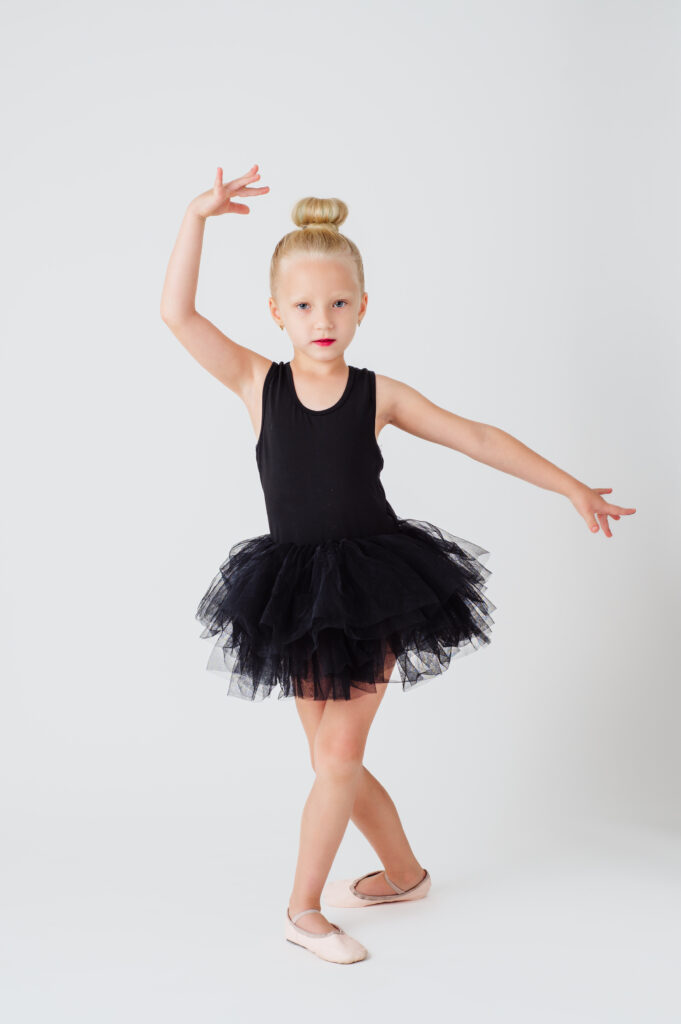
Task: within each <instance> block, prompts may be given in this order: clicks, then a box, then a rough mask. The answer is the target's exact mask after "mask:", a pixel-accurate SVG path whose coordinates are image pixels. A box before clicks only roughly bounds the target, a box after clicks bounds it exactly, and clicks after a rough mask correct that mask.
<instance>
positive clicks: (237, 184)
mask: <svg viewBox="0 0 681 1024" xmlns="http://www.w3.org/2000/svg"><path fill="white" fill-rule="evenodd" d="M257 166H258V165H257V164H253V167H251V169H250V171H249V172H248V173H247V174H242V175H241V177H240V178H234V180H233V181H230V182H228V183H227V188H231V189H237V188H241V186H242V184H245V183H246V182H247V181H255V179H256V178H259V177H260V175H259V174H254V173H253V171H254V169H255V168H257Z"/></svg>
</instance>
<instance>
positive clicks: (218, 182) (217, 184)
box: [213, 167, 222, 188]
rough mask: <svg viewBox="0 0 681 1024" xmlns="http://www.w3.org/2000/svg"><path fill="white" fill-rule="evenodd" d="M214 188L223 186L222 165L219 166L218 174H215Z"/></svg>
mask: <svg viewBox="0 0 681 1024" xmlns="http://www.w3.org/2000/svg"><path fill="white" fill-rule="evenodd" d="M213 188H222V167H218V170H217V174H216V175H215V181H214V182H213Z"/></svg>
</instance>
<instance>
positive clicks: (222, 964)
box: [0, 819, 681, 1024]
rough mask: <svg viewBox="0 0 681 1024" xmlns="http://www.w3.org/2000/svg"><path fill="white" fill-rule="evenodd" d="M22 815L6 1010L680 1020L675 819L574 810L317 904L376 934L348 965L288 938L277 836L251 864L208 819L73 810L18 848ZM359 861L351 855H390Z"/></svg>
mask: <svg viewBox="0 0 681 1024" xmlns="http://www.w3.org/2000/svg"><path fill="white" fill-rule="evenodd" d="M16 834H17V833H15V834H14V839H13V837H12V836H11V835H10V836H8V838H7V841H6V842H5V854H7V853H8V851H9V852H10V854H11V855H12V857H13V858H14V862H13V863H12V864H11V865H10V868H9V871H7V869H5V873H4V878H3V889H4V893H5V895H4V899H3V904H4V906H3V910H2V920H1V922H0V928H1V929H2V964H1V970H2V984H1V992H0V1013H1V1014H2V1018H3V1020H4V1021H7V1022H8V1024H24V1022H30V1024H57V1022H61V1021H64V1022H69V1024H77V1022H81V1021H83V1022H85V1021H87V1022H88V1024H107V1022H110V1021H116V1022H121V1024H123V1022H125V1024H129V1022H134V1024H136V1022H140V1024H149V1022H156V1021H159V1022H163V1024H174V1022H186V1024H190V1022H191V1024H213V1022H218V1021H220V1022H222V1021H225V1022H227V1021H229V1022H230V1024H250V1022H266V1021H268V1022H269V1021H275V1022H288V1021H304V1022H307V1021H310V1022H312V1021H325V1022H328V1021H331V1022H341V1021H343V1022H348V1021H351V1022H353V1024H360V1022H363V1021H365V1020H372V1019H377V1020H378V1021H380V1022H388V1021H390V1022H393V1021H396V1022H401V1021H410V1022H417V1024H425V1022H431V1021H433V1022H439V1021H447V1022H449V1021H454V1020H456V1021H461V1022H462V1024H483V1022H484V1024H492V1022H494V1024H497V1022H499V1024H502V1022H503V1024H509V1022H515V1021H518V1022H522V1024H535V1022H536V1024H563V1022H570V1024H592V1022H593V1024H611V1022H612V1024H628V1022H634V1021H635V1022H641V1024H679V1021H681V991H680V989H681V986H680V980H681V970H680V969H681V836H679V834H675V833H668V834H665V833H664V832H663V831H657V832H656V831H652V830H643V829H642V830H640V831H637V830H634V829H625V828H622V827H621V826H610V827H608V826H606V825H599V826H597V825H589V824H582V825H573V826H571V827H569V828H565V830H564V834H558V833H556V831H555V830H552V829H547V831H546V833H545V834H543V835H542V836H541V837H540V838H537V837H534V838H533V837H531V836H527V835H524V836H519V837H518V839H517V842H515V843H509V844H503V845H504V848H498V849H492V850H488V851H487V855H486V857H485V858H483V859H481V858H480V856H479V855H476V856H475V857H473V856H472V855H468V854H467V852H466V850H465V849H464V848H461V849H459V850H458V851H456V852H452V853H451V854H450V855H449V856H446V855H445V856H442V858H441V859H440V861H439V862H433V861H431V862H430V863H428V864H426V866H427V867H428V868H429V870H430V872H431V876H432V879H433V888H432V889H431V892H430V894H429V895H428V897H427V898H426V899H425V900H423V901H422V902H419V903H413V904H392V905H387V906H379V907H372V908H365V909H363V910H357V911H355V910H333V911H332V910H331V909H330V908H324V909H326V910H327V916H329V917H330V918H331V920H333V921H335V922H336V923H338V924H340V925H341V926H342V927H344V928H345V929H346V930H347V931H349V932H350V934H353V935H356V936H357V938H358V939H360V940H361V941H362V942H363V943H364V945H366V946H367V948H368V949H369V951H370V956H369V958H368V959H367V960H365V961H363V962H361V963H358V964H350V965H336V964H328V963H325V962H323V961H321V960H319V959H318V958H317V957H315V956H314V955H313V954H312V953H309V952H308V951H306V950H304V949H301V948H299V947H296V946H293V945H291V944H290V943H288V942H286V941H285V940H284V938H283V922H284V913H285V906H286V900H287V897H288V893H289V886H290V882H291V877H290V872H289V870H288V863H286V864H285V865H284V864H282V863H281V860H282V859H283V858H281V857H279V856H278V854H277V852H276V848H277V843H276V836H275V837H274V838H273V843H272V847H273V850H274V852H272V850H270V851H269V853H268V854H267V855H263V856H262V859H261V862H260V865H259V868H258V866H256V867H251V868H250V869H249V870H248V871H246V870H245V869H244V870H243V871H240V869H239V867H238V865H235V864H234V862H233V854H231V858H232V859H230V851H229V850H225V849H224V848H222V849H221V848H220V844H219V843H216V844H212V845H211V848H208V849H203V850H201V843H203V844H204V846H205V836H204V835H203V834H202V829H201V826H200V825H199V826H198V827H197V828H196V829H194V828H193V827H187V829H186V830H185V833H184V840H186V841H184V840H183V837H182V836H181V835H180V836H179V837H178V829H177V824H176V823H172V822H169V821H166V822H163V821H158V820H150V819H146V820H144V821H141V820H140V821H139V822H137V823H135V822H133V821H130V820H128V821H127V822H119V823H118V825H117V828H116V829H115V830H112V829H111V828H110V825H107V826H106V827H105V826H104V825H102V826H96V825H95V824H93V823H92V822H90V824H89V826H88V827H87V828H86V827H84V826H83V825H82V823H81V824H78V823H77V822H74V823H73V826H72V827H71V828H70V829H65V826H64V822H63V819H62V820H60V822H59V827H58V829H55V830H54V831H51V829H50V827H49V825H46V826H45V830H44V834H43V836H42V844H40V845H38V844H34V843H31V844H30V847H27V846H25V847H24V848H23V849H22V848H21V847H22V844H21V842H19V841H18V840H17V839H16ZM65 834H68V841H62V842H59V841H55V836H57V835H58V836H62V837H63V836H64V835H65ZM195 835H199V836H201V840H200V841H197V842H194V841H192V837H193V836H195ZM117 836H118V839H117ZM287 858H288V855H287ZM362 861H363V862H362V863H357V864H355V865H354V866H353V867H354V868H356V872H355V873H356V874H360V873H364V872H365V871H370V870H373V869H374V868H376V867H378V866H379V865H378V864H375V863H374V862H373V860H372V859H371V857H369V858H368V859H367V858H366V857H365V856H363V859H362ZM350 870H351V871H352V870H353V868H352V867H351V868H350ZM235 873H236V884H234V882H235ZM337 875H338V872H337V871H334V872H332V877H333V876H337Z"/></svg>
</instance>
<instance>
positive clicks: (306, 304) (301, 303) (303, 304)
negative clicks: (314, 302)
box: [296, 299, 348, 309]
mask: <svg viewBox="0 0 681 1024" xmlns="http://www.w3.org/2000/svg"><path fill="white" fill-rule="evenodd" d="M336 302H343V303H344V304H345V305H346V306H347V304H348V303H347V300H346V299H336ZM335 304H336V303H334V305H335ZM301 306H309V302H297V303H296V309H300V307H301Z"/></svg>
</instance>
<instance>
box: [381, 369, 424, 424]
mask: <svg viewBox="0 0 681 1024" xmlns="http://www.w3.org/2000/svg"><path fill="white" fill-rule="evenodd" d="M374 375H375V377H376V409H377V412H378V411H380V414H381V417H382V418H383V419H384V420H385V422H386V423H393V424H395V425H396V426H399V422H398V421H399V419H400V414H401V412H403V411H404V409H405V408H406V407H407V405H408V404H410V403H411V404H412V406H413V405H414V404H415V403H416V404H418V399H419V398H420V399H422V400H423V401H424V402H427V399H426V398H425V397H424V396H423V395H421V394H420V392H418V391H416V389H415V388H412V387H410V386H409V384H405V383H404V381H401V380H396V379H395V378H394V377H387V376H386V375H385V374H383V373H376V372H375V371H374Z"/></svg>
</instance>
